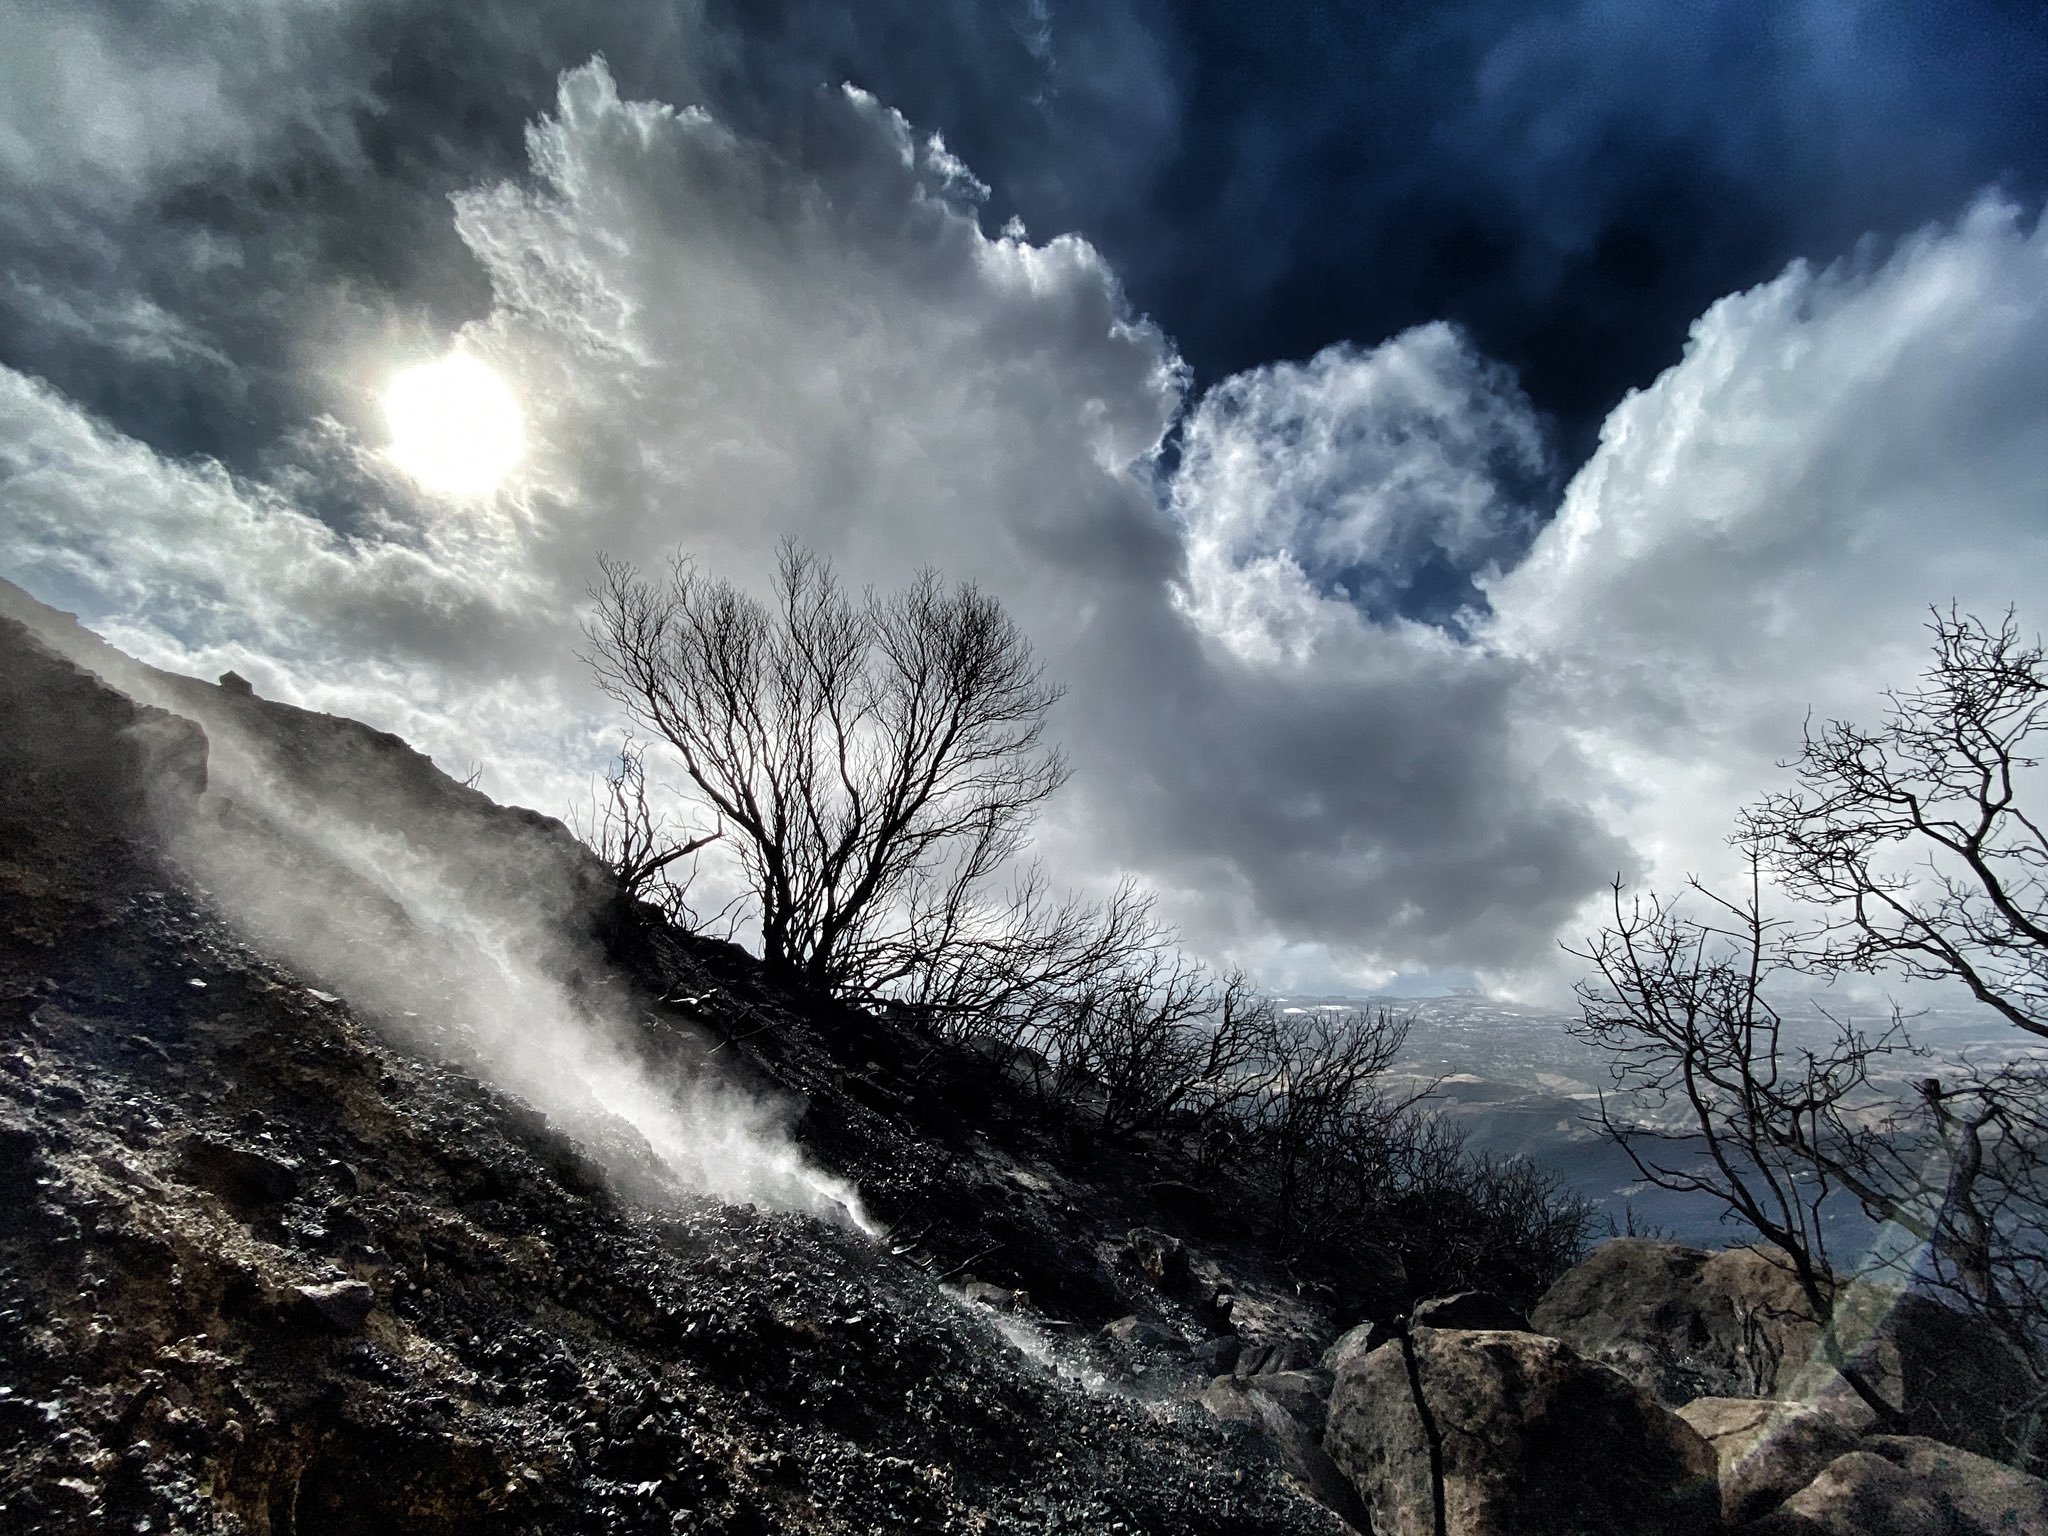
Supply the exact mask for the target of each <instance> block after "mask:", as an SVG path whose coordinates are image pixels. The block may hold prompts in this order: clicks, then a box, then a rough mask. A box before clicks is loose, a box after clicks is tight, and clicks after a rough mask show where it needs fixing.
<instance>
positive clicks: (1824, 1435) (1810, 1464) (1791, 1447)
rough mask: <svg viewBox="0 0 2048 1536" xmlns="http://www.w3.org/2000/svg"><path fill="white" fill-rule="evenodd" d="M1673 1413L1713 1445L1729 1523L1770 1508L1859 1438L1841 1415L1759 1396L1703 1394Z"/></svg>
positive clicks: (1739, 1521) (1724, 1510)
mask: <svg viewBox="0 0 2048 1536" xmlns="http://www.w3.org/2000/svg"><path fill="white" fill-rule="evenodd" d="M1678 1416H1679V1417H1680V1418H1681V1419H1683V1420H1685V1422H1686V1423H1687V1424H1690V1425H1691V1426H1692V1427H1693V1428H1694V1429H1696V1430H1698V1431H1699V1433H1700V1434H1701V1436H1702V1437H1703V1438H1705V1440H1706V1441H1707V1443H1708V1444H1709V1445H1711V1446H1713V1448H1714V1456H1715V1459H1716V1461H1717V1462H1718V1464H1719V1469H1720V1480H1721V1513H1722V1515H1723V1516H1724V1517H1725V1518H1726V1519H1727V1520H1728V1522H1729V1523H1730V1524H1731V1525H1739V1524H1741V1523H1742V1522H1743V1521H1745V1520H1750V1519H1754V1518H1755V1517H1756V1516H1758V1515H1763V1514H1768V1513H1769V1512H1770V1511H1771V1510H1773V1509H1776V1508H1777V1507H1778V1506H1779V1505H1780V1504H1782V1503H1784V1502H1785V1500H1787V1499H1788V1498H1790V1497H1791V1496H1792V1495H1793V1494H1795V1493H1797V1492H1798V1491H1799V1490H1800V1489H1802V1488H1804V1487H1805V1486H1806V1485H1807V1484H1808V1483H1810V1482H1812V1481H1813V1479H1814V1477H1815V1476H1816V1475H1817V1474H1818V1473H1819V1472H1820V1470H1821V1469H1822V1468H1823V1467H1825V1466H1826V1465H1827V1464H1828V1463H1829V1462H1831V1461H1833V1460H1834V1459H1835V1458H1836V1457H1838V1456H1843V1455H1846V1454H1848V1453H1849V1452H1850V1451H1853V1450H1855V1449H1856V1446H1857V1442H1858V1440H1859V1439H1860V1438H1861V1437H1860V1436H1859V1435H1858V1434H1857V1432H1856V1428H1855V1426H1854V1424H1853V1423H1852V1422H1851V1421H1850V1420H1848V1419H1846V1418H1844V1416H1843V1415H1841V1414H1838V1413H1834V1412H1831V1411H1829V1410H1828V1409H1825V1408H1815V1407H1813V1406H1811V1405H1809V1404H1806V1403H1787V1402H1776V1401H1772V1400H1770V1399H1765V1398H1748V1397H1703V1398H1700V1399H1699V1400H1698V1401H1697V1402H1691V1403H1687V1404H1686V1405H1685V1406H1684V1407H1683V1408H1681V1409H1679V1410H1678Z"/></svg>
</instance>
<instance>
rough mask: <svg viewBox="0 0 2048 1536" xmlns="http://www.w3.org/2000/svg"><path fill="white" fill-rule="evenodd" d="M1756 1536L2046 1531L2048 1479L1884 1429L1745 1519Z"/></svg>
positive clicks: (2029, 1534) (2027, 1534) (2043, 1534)
mask: <svg viewBox="0 0 2048 1536" xmlns="http://www.w3.org/2000/svg"><path fill="white" fill-rule="evenodd" d="M1743 1530H1744V1531H1745V1532H1749V1533H1752V1536H2048V1482H2043V1481H2042V1480H2041V1479H2040V1478H2038V1477H2029V1476H2027V1475H2026V1474H2025V1473H2024V1472H2016V1471H2014V1470H2013V1469H2012V1468H2011V1467H2008V1466H2004V1465H2002V1464H2001V1463H1999V1462H1996V1461H1992V1460H1990V1459H1989V1458H1988V1457H1983V1456H1976V1455H1972V1454H1971V1453H1970V1452H1968V1451H1964V1450H1958V1449H1957V1448H1956V1447H1954V1446H1951V1445H1943V1444H1942V1443H1940V1442H1939V1441H1936V1440H1928V1439H1924V1438H1922V1437H1919V1436H1912V1435H1897V1436H1893V1435H1879V1436H1875V1437H1873V1438H1872V1439H1870V1440H1867V1441H1865V1442H1864V1444H1863V1446H1862V1447H1861V1448H1860V1449H1858V1450H1855V1451H1851V1452H1850V1453H1849V1454H1847V1455H1846V1456H1840V1457H1837V1458H1836V1459H1835V1460H1834V1461H1832V1462H1830V1463H1829V1464H1828V1465H1827V1466H1826V1467H1825V1468H1823V1469H1822V1471H1821V1473H1820V1475H1819V1476H1818V1477H1816V1478H1814V1480H1813V1481H1812V1482H1811V1483H1809V1484H1808V1485H1807V1486H1806V1487H1805V1488H1802V1489H1801V1490H1800V1491H1799V1492H1798V1493H1796V1494H1794V1495H1793V1496H1792V1497H1791V1498H1790V1499H1788V1500H1786V1502H1785V1504H1784V1506H1783V1507H1782V1508H1781V1509H1779V1510H1778V1511H1777V1512H1776V1513H1774V1514H1772V1515H1769V1516H1766V1517H1765V1518H1764V1519H1762V1520H1759V1521H1755V1522H1753V1523H1752V1524H1750V1525H1747V1526H1744V1527H1743Z"/></svg>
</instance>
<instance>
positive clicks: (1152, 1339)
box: [1102, 1316, 1188, 1353]
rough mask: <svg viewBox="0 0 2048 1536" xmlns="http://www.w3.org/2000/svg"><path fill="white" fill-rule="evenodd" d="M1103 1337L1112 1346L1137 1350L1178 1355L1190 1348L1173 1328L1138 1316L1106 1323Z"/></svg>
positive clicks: (1103, 1327) (1103, 1328) (1103, 1326)
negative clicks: (1116, 1345) (1157, 1350)
mask: <svg viewBox="0 0 2048 1536" xmlns="http://www.w3.org/2000/svg"><path fill="white" fill-rule="evenodd" d="M1102 1337H1103V1338H1105V1339H1107V1340H1109V1341H1110V1342H1111V1343H1112V1344H1122V1345H1125V1346H1127V1347H1131V1348H1136V1349H1163V1350H1171V1351H1174V1352H1176V1353H1178V1352H1181V1351H1184V1350H1186V1349H1187V1347H1188V1341H1187V1340H1186V1339H1184V1338H1182V1337H1181V1336H1180V1335H1179V1334H1177V1333H1175V1332H1174V1331H1173V1330H1172V1329H1171V1328H1168V1327H1166V1326H1164V1325H1163V1324H1160V1323H1155V1322H1151V1321H1149V1320H1148V1319H1146V1318H1142V1317H1136V1316H1132V1317H1120V1318H1118V1319H1117V1320H1116V1321H1115V1322H1113V1323H1104V1324H1103V1325H1102Z"/></svg>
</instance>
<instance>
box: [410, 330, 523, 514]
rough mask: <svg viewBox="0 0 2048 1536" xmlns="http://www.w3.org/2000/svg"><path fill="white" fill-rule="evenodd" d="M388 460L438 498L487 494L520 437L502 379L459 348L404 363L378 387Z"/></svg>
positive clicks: (517, 450)
mask: <svg viewBox="0 0 2048 1536" xmlns="http://www.w3.org/2000/svg"><path fill="white" fill-rule="evenodd" d="M384 419H385V421H386V422H388V423H389V424H390V427H391V449H390V453H391V460H392V462H393V463H395V464H396V465H397V466H398V467H399V468H400V469H402V470H404V471H405V472H406V473H407V474H408V475H411V476H412V477H413V479H415V480H417V481H418V482H419V483H420V484H421V485H423V486H425V487H426V488H427V489H428V490H430V491H433V492H435V493H437V494H439V495H442V496H451V497H477V496H488V495H489V494H490V493H491V492H492V491H494V490H496V489H497V486H498V482H499V481H501V480H503V479H504V478H505V475H506V473H507V471H509V470H510V469H511V468H512V466H513V465H515V464H517V463H518V462H519V456H520V454H521V453H523V452H524V451H525V447H526V436H525V432H524V430H523V424H522V421H521V418H520V414H519V402H518V401H517V400H515V399H514V398H513V397H512V391H511V389H510V388H509V387H508V386H507V385H506V383H505V381H504V380H503V379H501V378H499V377H498V375H497V374H495V373H493V372H492V371H491V370H490V369H489V368H488V367H486V366H485V365H484V364H482V363H480V362H478V361H477V360H476V359H475V358H473V357H471V356H469V355H468V354H467V353H464V352H450V353H449V354H448V355H447V356H446V357H443V358H439V359H437V360H436V361H434V362H431V363H421V364H420V365H419V366H418V367H415V368H408V369H406V370H405V371H404V372H403V373H401V374H399V375H398V376H397V377H396V378H394V379H393V380H392V381H391V383H390V385H389V387H387V388H386V389H385V391H384Z"/></svg>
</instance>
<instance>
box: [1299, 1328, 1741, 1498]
mask: <svg viewBox="0 0 2048 1536" xmlns="http://www.w3.org/2000/svg"><path fill="white" fill-rule="evenodd" d="M1323 1449H1324V1450H1325V1451H1326V1452H1327V1453H1328V1454H1329V1456H1330V1459H1331V1460H1332V1461H1334V1462H1335V1463H1336V1465H1337V1467H1338V1468H1339V1470H1341V1471H1342V1472H1343V1473H1344V1474H1345V1475H1346V1476H1347V1477H1348V1478H1349V1479H1350V1480H1351V1482H1352V1485H1353V1486H1354V1487H1355V1488H1356V1489H1357V1490H1358V1493H1359V1495H1360V1497H1361V1498H1363V1499H1364V1501H1365V1503H1366V1505H1367V1506H1368V1508H1369V1509H1370V1511H1371V1516H1372V1529H1373V1530H1374V1531H1376V1532H1379V1533H1380V1536H1436V1532H1437V1531H1438V1529H1439V1526H1438V1521H1437V1516H1436V1502H1437V1499H1438V1496H1439V1485H1438V1481H1437V1479H1438V1475H1439V1469H1440V1475H1441V1498H1442V1504H1443V1523H1442V1530H1443V1531H1444V1532H1446V1533H1447V1536H1589V1533H1594V1532H1601V1533H1606V1532H1613V1533H1617V1536H1618V1533H1622V1532H1627V1533H1630V1536H1678V1533H1681V1532H1683V1533H1693V1532H1700V1531H1704V1530H1707V1529H1709V1528H1712V1527H1714V1526H1715V1525H1716V1524H1717V1522H1718V1517H1719V1513H1720V1510H1719V1493H1718V1483H1717V1480H1716V1475H1715V1474H1716V1470H1717V1468H1716V1463H1715V1458H1714V1451H1713V1448H1712V1447H1711V1446H1710V1445H1708V1444H1707V1442H1706V1441H1705V1440H1704V1439H1702V1438H1701V1437H1700V1435H1699V1434H1698V1433H1697V1432H1695V1431H1694V1430H1693V1429H1692V1428H1691V1426H1689V1425H1687V1424H1686V1423H1685V1422H1684V1421H1682V1420H1681V1419H1679V1418H1678V1417H1677V1416H1676V1415H1675V1414H1672V1413H1670V1412H1668V1411H1666V1410H1665V1409H1663V1408H1660V1407H1659V1406H1658V1405H1657V1404H1656V1403H1655V1402H1653V1401H1652V1400H1651V1399H1650V1398H1649V1396H1648V1395H1647V1394H1646V1393H1644V1392H1643V1391H1642V1390H1641V1389H1639V1388H1638V1387H1636V1386H1634V1385H1633V1384H1631V1383H1630V1382H1628V1381H1627V1380H1625V1379H1623V1378H1622V1377H1621V1376H1619V1375H1617V1374H1616V1373H1615V1372H1613V1371H1610V1370H1607V1369H1605V1368H1604V1367H1601V1366H1598V1365H1594V1364H1591V1363H1590V1362H1588V1361H1585V1360H1582V1359H1580V1358H1579V1356H1578V1355H1576V1354H1575V1353H1573V1351H1572V1350H1571V1349H1570V1348H1569V1347H1568V1346H1566V1345H1564V1344H1562V1343H1560V1342H1558V1341H1557V1340H1556V1339H1550V1338H1543V1337H1540V1336H1539V1335H1536V1334H1531V1333H1514V1332H1508V1331H1504V1330H1503V1331H1495V1330H1485V1331H1467V1330H1461V1329H1435V1328H1420V1329H1416V1330H1414V1331H1413V1332H1412V1334H1411V1335H1410V1336H1409V1339H1408V1340H1407V1341H1405V1342H1404V1341H1401V1340H1396V1341H1394V1342H1392V1343H1389V1344H1383V1345H1381V1346H1380V1347H1379V1348H1377V1349H1375V1350H1373V1351H1372V1352H1371V1353H1370V1354H1366V1355H1364V1356H1362V1357H1354V1358H1353V1359H1351V1360H1350V1361H1348V1362H1347V1363H1346V1364H1345V1366H1344V1368H1343V1369H1342V1370H1341V1371H1340V1372H1339V1373H1338V1376H1337V1380H1336V1385H1335V1388H1334V1390H1333V1392H1332V1394H1331V1398H1330V1408H1329V1424H1328V1427H1327V1429H1326V1430H1325V1431H1324V1435H1323Z"/></svg>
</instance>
